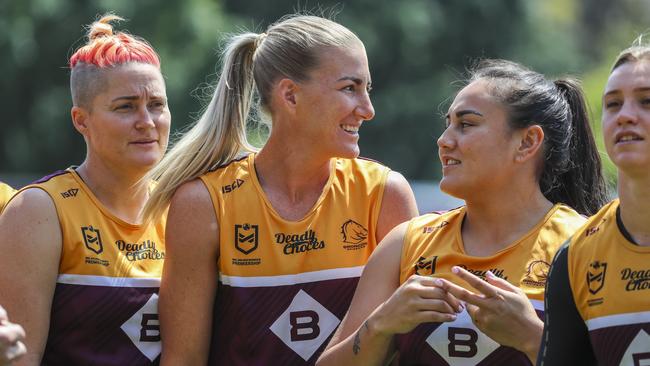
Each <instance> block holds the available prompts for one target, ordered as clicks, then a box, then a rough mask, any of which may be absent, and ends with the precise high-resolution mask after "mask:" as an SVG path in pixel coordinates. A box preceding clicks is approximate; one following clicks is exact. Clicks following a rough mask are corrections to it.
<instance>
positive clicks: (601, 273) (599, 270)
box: [587, 260, 607, 295]
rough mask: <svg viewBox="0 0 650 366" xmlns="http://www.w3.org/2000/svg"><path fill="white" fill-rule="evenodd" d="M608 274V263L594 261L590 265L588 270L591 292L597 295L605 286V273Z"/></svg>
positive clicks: (588, 282) (588, 283)
mask: <svg viewBox="0 0 650 366" xmlns="http://www.w3.org/2000/svg"><path fill="white" fill-rule="evenodd" d="M606 272H607V263H605V262H600V261H597V260H596V261H594V262H592V263H591V264H590V265H589V269H588V270H587V285H588V287H589V292H590V293H591V294H592V295H595V294H596V293H598V291H600V289H602V288H603V286H604V285H605V273H606Z"/></svg>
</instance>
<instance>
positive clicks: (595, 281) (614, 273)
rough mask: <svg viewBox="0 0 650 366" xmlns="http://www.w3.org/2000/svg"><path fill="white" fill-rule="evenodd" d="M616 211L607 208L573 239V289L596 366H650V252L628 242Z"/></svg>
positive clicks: (616, 203) (615, 207) (570, 267)
mask: <svg viewBox="0 0 650 366" xmlns="http://www.w3.org/2000/svg"><path fill="white" fill-rule="evenodd" d="M618 207H619V201H618V200H615V201H613V202H611V203H610V204H608V205H607V206H605V207H603V208H602V209H601V210H600V211H599V212H598V213H597V214H596V215H594V216H593V217H591V218H590V219H589V221H588V223H587V224H586V225H585V226H583V227H582V229H581V230H579V231H578V232H576V234H575V235H574V237H573V239H572V241H571V243H570V244H569V249H568V250H569V251H568V278H569V284H570V286H571V292H572V293H573V299H574V301H575V306H576V308H577V310H578V312H579V314H580V316H581V317H582V319H583V321H584V322H585V324H586V328H587V329H588V332H589V338H590V340H591V345H592V349H593V352H594V355H595V357H596V359H597V360H598V364H599V365H650V247H643V246H639V245H636V244H634V243H633V242H631V239H628V238H626V236H625V234H626V231H624V227H623V226H622V224H621V223H620V222H619V221H618V215H617V210H618ZM621 229H623V230H621Z"/></svg>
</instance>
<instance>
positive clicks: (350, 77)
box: [337, 76, 372, 85]
mask: <svg viewBox="0 0 650 366" xmlns="http://www.w3.org/2000/svg"><path fill="white" fill-rule="evenodd" d="M344 80H350V81H353V82H354V83H355V84H357V85H361V84H363V80H362V79H361V78H357V77H354V76H344V77H342V78H340V79H338V80H337V81H344ZM368 85H372V80H370V79H368Z"/></svg>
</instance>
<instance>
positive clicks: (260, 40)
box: [255, 32, 267, 48]
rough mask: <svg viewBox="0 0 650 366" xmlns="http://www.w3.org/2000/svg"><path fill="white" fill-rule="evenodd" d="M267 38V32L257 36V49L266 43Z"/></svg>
mask: <svg viewBox="0 0 650 366" xmlns="http://www.w3.org/2000/svg"><path fill="white" fill-rule="evenodd" d="M266 36H267V34H266V33H265V32H262V33H260V34H258V35H257V38H256V39H255V48H259V47H260V46H261V45H262V42H264V40H265V39H266Z"/></svg>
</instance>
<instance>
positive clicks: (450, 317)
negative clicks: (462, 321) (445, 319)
mask: <svg viewBox="0 0 650 366" xmlns="http://www.w3.org/2000/svg"><path fill="white" fill-rule="evenodd" d="M454 320H456V314H449V321H452V322H453V321H454Z"/></svg>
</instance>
